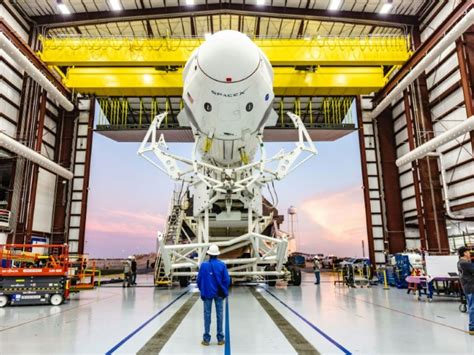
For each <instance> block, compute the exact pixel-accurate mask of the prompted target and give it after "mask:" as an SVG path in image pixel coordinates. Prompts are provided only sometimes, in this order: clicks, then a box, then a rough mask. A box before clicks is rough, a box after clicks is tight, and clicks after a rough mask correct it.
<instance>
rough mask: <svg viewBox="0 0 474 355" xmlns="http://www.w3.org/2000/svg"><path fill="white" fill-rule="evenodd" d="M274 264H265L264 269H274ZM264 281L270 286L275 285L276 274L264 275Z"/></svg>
mask: <svg viewBox="0 0 474 355" xmlns="http://www.w3.org/2000/svg"><path fill="white" fill-rule="evenodd" d="M275 270H276V269H275V266H274V265H267V266H265V271H275ZM265 281H266V282H267V285H268V286H270V287H275V286H276V283H277V277H276V275H266V276H265Z"/></svg>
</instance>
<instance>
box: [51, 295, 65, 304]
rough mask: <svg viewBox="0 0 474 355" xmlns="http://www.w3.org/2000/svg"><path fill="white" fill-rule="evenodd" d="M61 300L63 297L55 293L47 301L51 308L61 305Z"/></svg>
mask: <svg viewBox="0 0 474 355" xmlns="http://www.w3.org/2000/svg"><path fill="white" fill-rule="evenodd" d="M63 300H64V297H63V296H62V295H60V294H59V293H56V294H54V295H52V296H51V298H50V299H49V302H50V303H51V304H52V305H53V306H59V305H60V304H61V303H63Z"/></svg>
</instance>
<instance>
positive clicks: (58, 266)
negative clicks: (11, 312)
mask: <svg viewBox="0 0 474 355" xmlns="http://www.w3.org/2000/svg"><path fill="white" fill-rule="evenodd" d="M68 264H69V255H68V246H67V245H62V244H61V245H54V244H0V307H5V306H6V305H9V304H10V305H32V304H52V305H53V306H58V305H60V304H61V303H63V302H64V301H65V300H67V299H68V297H69V280H68Z"/></svg>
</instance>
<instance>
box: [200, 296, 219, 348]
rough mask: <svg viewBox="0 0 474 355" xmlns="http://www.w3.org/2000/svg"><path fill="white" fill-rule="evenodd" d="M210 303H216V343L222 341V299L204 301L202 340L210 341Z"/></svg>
mask: <svg viewBox="0 0 474 355" xmlns="http://www.w3.org/2000/svg"><path fill="white" fill-rule="evenodd" d="M212 301H214V302H215V303H216V318H217V341H222V340H224V331H223V329H222V321H223V313H224V308H223V304H224V299H223V298H220V297H215V298H211V299H204V300H203V302H204V334H203V336H202V339H203V340H204V341H206V342H210V341H211V334H210V332H211V310H212Z"/></svg>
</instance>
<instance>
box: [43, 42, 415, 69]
mask: <svg viewBox="0 0 474 355" xmlns="http://www.w3.org/2000/svg"><path fill="white" fill-rule="evenodd" d="M41 41H42V47H43V49H42V51H41V53H40V55H41V59H42V60H43V61H45V62H46V63H48V64H49V65H55V66H63V67H69V66H86V67H91V66H106V67H107V66H109V67H111V66H119V67H130V66H131V67H137V66H142V67H155V66H184V64H186V61H187V60H188V59H189V57H190V55H191V53H192V52H193V51H194V50H195V49H197V48H198V47H199V46H200V45H201V44H202V43H203V42H204V39H200V38H193V39H189V38H187V39H184V38H183V39H176V38H81V37H79V38H76V37H73V38H69V37H59V38H44V37H43V38H41ZM254 42H255V43H256V44H257V45H258V47H259V48H260V49H261V50H262V51H263V52H264V53H265V55H266V56H267V57H268V59H269V60H270V62H271V63H272V66H274V67H279V66H381V65H387V66H391V65H402V64H403V63H405V61H406V60H407V59H408V58H409V57H410V47H409V42H408V38H407V37H403V36H402V37H399V36H397V37H393V36H390V37H383V36H380V37H377V36H374V37H360V38H336V37H327V38H319V37H316V38H308V39H255V40H254Z"/></svg>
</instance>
